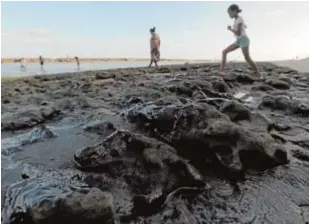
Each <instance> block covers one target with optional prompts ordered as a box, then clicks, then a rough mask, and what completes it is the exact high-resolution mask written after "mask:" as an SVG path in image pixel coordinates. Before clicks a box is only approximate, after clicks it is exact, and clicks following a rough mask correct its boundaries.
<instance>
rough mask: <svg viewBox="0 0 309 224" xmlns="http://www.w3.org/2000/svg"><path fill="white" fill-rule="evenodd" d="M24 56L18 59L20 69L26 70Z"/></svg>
mask: <svg viewBox="0 0 309 224" xmlns="http://www.w3.org/2000/svg"><path fill="white" fill-rule="evenodd" d="M25 62H26V61H25V58H21V59H20V70H21V71H25V70H26V65H25Z"/></svg>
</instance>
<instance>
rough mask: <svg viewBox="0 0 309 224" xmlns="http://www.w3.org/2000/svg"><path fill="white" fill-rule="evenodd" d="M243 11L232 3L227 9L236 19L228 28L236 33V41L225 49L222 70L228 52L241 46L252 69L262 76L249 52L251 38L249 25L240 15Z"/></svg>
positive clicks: (222, 70)
mask: <svg viewBox="0 0 309 224" xmlns="http://www.w3.org/2000/svg"><path fill="white" fill-rule="evenodd" d="M241 11H242V10H241V9H240V8H239V6H238V5H236V4H233V5H231V6H230V7H229V8H228V10H227V12H228V14H229V16H230V17H231V18H232V19H234V24H233V27H231V26H228V27H227V29H228V30H229V31H231V32H232V33H233V34H234V35H235V37H236V42H235V43H233V44H232V45H230V46H228V47H227V48H226V49H224V50H223V52H222V62H221V67H220V72H224V68H225V64H226V56H227V54H228V53H230V52H232V51H235V50H236V49H238V48H241V50H242V53H243V55H244V57H245V60H246V61H247V63H248V64H249V65H250V66H251V68H252V70H253V71H254V73H255V76H257V77H259V78H262V77H261V74H260V72H259V70H258V68H257V66H256V64H255V63H254V61H253V60H252V59H251V57H250V53H249V46H250V40H249V38H248V36H247V34H246V28H247V26H246V24H245V22H244V20H243V18H242V17H241V16H240V15H239V13H240V12H241Z"/></svg>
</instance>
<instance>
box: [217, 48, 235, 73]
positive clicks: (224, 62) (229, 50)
mask: <svg viewBox="0 0 309 224" xmlns="http://www.w3.org/2000/svg"><path fill="white" fill-rule="evenodd" d="M238 48H239V46H238V45H236V44H232V45H230V46H228V47H227V48H225V49H224V50H223V52H222V60H221V66H220V71H223V69H224V67H225V64H226V56H227V54H228V53H230V52H232V51H235V50H236V49H238Z"/></svg>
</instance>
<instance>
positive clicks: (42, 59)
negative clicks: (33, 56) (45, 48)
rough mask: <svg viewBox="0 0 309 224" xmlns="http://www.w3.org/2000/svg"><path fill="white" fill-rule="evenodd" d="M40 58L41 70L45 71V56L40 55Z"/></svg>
mask: <svg viewBox="0 0 309 224" xmlns="http://www.w3.org/2000/svg"><path fill="white" fill-rule="evenodd" d="M39 60H40V65H41V70H42V71H43V70H44V58H43V57H42V55H40V57H39Z"/></svg>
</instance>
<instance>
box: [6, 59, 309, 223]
mask: <svg viewBox="0 0 309 224" xmlns="http://www.w3.org/2000/svg"><path fill="white" fill-rule="evenodd" d="M276 63H277V62H276ZM277 64H280V63H277ZM289 65H290V64H289ZM295 66H296V65H295ZM298 66H299V65H298ZM259 67H260V68H261V69H262V70H263V71H264V72H265V73H266V74H267V75H266V77H267V78H266V80H265V81H256V80H254V79H252V77H251V76H250V74H251V72H250V70H249V69H248V68H247V66H246V65H245V64H244V63H232V64H229V65H228V69H227V74H225V75H224V76H223V75H221V74H218V73H217V72H216V71H217V70H218V68H219V64H190V65H180V66H179V65H175V66H174V65H173V66H163V67H160V68H158V69H155V68H132V69H115V70H105V71H89V72H80V73H76V74H71V73H70V74H58V75H49V76H35V77H27V78H23V79H16V80H11V81H10V82H3V83H2V84H1V85H2V90H1V91H2V99H1V100H2V105H1V107H2V121H1V124H2V158H1V159H2V167H1V171H2V199H5V200H6V201H3V200H2V205H3V206H2V210H3V214H4V221H6V222H7V223H13V221H12V220H13V218H15V219H17V218H16V217H17V210H16V209H17V207H18V206H19V207H22V208H25V211H24V214H25V215H26V216H27V217H28V216H29V214H28V213H27V211H28V210H29V206H30V210H31V211H34V212H38V213H39V212H40V211H39V210H36V209H38V208H37V207H35V206H34V204H33V201H35V200H43V199H44V196H42V197H41V198H39V199H38V198H35V197H34V198H31V194H30V193H29V189H28V188H27V186H28V184H32V183H34V184H35V183H37V182H38V181H42V180H43V182H44V181H45V180H46V181H45V182H46V186H45V189H48V190H49V191H50V192H51V195H53V194H55V192H58V190H57V191H56V190H55V189H54V185H48V181H49V180H52V179H53V178H55V181H56V179H57V178H60V179H61V178H64V177H62V176H65V178H68V179H70V178H71V177H73V176H74V178H75V177H76V175H77V176H80V178H79V180H78V181H80V182H82V183H83V184H87V185H89V186H88V187H90V189H92V188H98V189H100V190H101V191H103V192H110V193H111V195H112V197H113V201H114V205H113V208H114V212H113V213H112V217H113V218H112V219H113V221H111V222H110V223H117V222H118V223H119V222H120V223H143V222H147V223H190V224H191V223H192V224H193V223H264V222H266V223H267V222H269V223H306V222H309V220H308V216H307V215H308V214H309V206H308V205H309V198H308V195H309V151H308V150H309V102H308V95H309V90H308V89H309V88H308V87H309V73H301V72H299V71H296V70H293V69H290V68H286V67H277V66H275V65H273V64H270V63H260V64H259ZM291 67H293V66H291ZM306 69H307V68H306V67H305V66H303V67H301V68H300V69H299V70H302V71H307V72H308V71H309V69H308V70H306ZM188 108H189V109H188ZM190 108H191V109H190ZM195 108H200V109H197V110H196V109H195ZM203 108H208V109H205V111H204V109H203ZM160 111H163V112H164V113H163V112H162V113H163V115H162V114H161V112H160ZM198 111H204V112H198ZM210 112H211V114H208V113H210ZM174 113H175V114H174ZM170 114H171V115H170ZM160 116H163V117H162V119H163V120H162V121H161V120H160V119H161V118H160ZM159 118H160V119H159ZM174 119H176V120H175V121H174ZM171 121H173V122H174V123H173V125H171V126H169V122H171ZM200 121H207V122H206V123H205V124H202V123H200ZM208 121H209V123H208ZM217 121H220V122H222V124H221V125H219V126H216V125H218V124H217V123H218V122H217ZM42 125H43V126H42ZM210 126H211V127H212V129H211V130H210ZM216 128H217V129H216ZM225 128H227V129H225ZM234 129H235V130H236V129H237V130H238V129H239V133H238V132H237V133H238V134H237V136H238V135H239V136H242V137H241V138H243V140H239V141H238V140H235V137H234V138H233V137H232V138H231V136H230V134H231V133H230V131H228V130H234ZM124 130H126V131H124ZM240 130H241V131H240ZM127 131H128V132H127ZM50 132H51V133H53V134H48V133H50ZM191 132H192V133H194V134H191V135H186V134H187V133H191ZM46 133H47V134H46ZM171 133H173V135H171ZM246 133H249V135H248V136H251V135H256V134H255V133H259V134H258V136H256V139H260V138H261V141H260V140H256V139H254V138H253V139H251V137H244V136H247V134H246ZM201 134H202V135H203V136H204V135H205V134H207V136H208V137H205V136H204V137H201ZM221 135H223V136H225V137H224V138H223V139H224V140H222V136H221ZM128 136H129V137H128ZM175 136H180V137H177V138H176V137H175ZM194 136H197V137H194ZM127 138H129V139H133V140H132V141H133V142H138V141H141V143H134V147H133V148H139V147H142V146H140V145H148V146H147V147H148V148H157V149H158V150H159V149H160V150H162V152H161V151H160V153H161V154H160V153H159V152H158V153H154V154H151V152H152V151H151V150H149V149H148V148H147V147H146V146H145V147H146V148H144V146H143V147H142V148H141V149H140V150H142V151H143V152H142V154H140V151H136V150H134V149H132V147H131V146H130V144H131V143H130V142H126V141H127V140H126V139H127ZM18 139H19V140H18ZM138 139H140V140H138ZM203 139H204V140H203ZM205 139H206V140H205ZM180 140H181V141H180ZM122 141H124V142H126V143H125V144H124V143H121V142H122ZM178 141H180V142H178ZM199 141H201V143H199V144H202V146H200V145H192V144H193V143H194V142H199ZM205 141H206V142H205ZM224 141H227V142H228V141H232V142H233V143H232V142H231V143H230V144H229V145H224ZM234 141H236V142H234ZM251 141H258V142H256V144H261V148H260V149H259V150H261V152H260V153H262V154H261V155H260V154H258V155H260V156H258V157H257V156H256V154H255V153H256V152H254V151H253V152H251V153H250V152H249V154H248V155H247V154H246V156H245V158H247V159H248V161H250V162H248V161H247V162H246V159H243V154H242V153H240V154H239V158H240V160H241V162H239V161H238V160H239V158H238V156H236V157H235V155H236V154H238V153H239V152H242V151H246V150H249V151H250V147H249V149H248V145H247V144H249V145H250V144H251ZM259 141H260V142H259ZM263 142H269V144H274V145H276V147H279V148H278V150H275V152H274V154H272V153H270V152H269V151H272V150H273V148H272V147H269V148H268V146H265V145H264V143H263ZM4 143H5V144H4ZM234 143H235V147H234V146H233V147H232V148H229V147H230V146H231V145H234ZM262 143H263V144H262ZM96 144H99V146H96ZM132 144H133V143H132ZM3 145H4V146H3ZM242 145H243V146H242ZM253 145H255V144H253ZM199 147H201V149H203V150H201V151H200V150H197V151H194V149H198V148H199ZM103 149H104V150H106V151H104V150H103ZM102 150H103V151H102ZM132 150H133V151H132ZM187 150H189V151H190V150H193V151H192V152H191V153H187V152H186V151H187ZM221 150H226V152H222V151H221ZM281 150H282V151H281ZM127 151H128V152H127ZM207 151H211V153H210V154H208V153H206V154H205V152H207ZM101 153H102V155H101ZM115 153H116V154H115ZM149 153H150V154H149ZM268 153H270V154H269V155H270V157H269V158H268V156H269V155H268ZM278 153H279V154H280V155H279V154H278ZM115 155H117V156H115ZM192 155H197V156H196V157H194V156H192ZM266 155H268V156H266ZM214 156H215V157H216V158H220V159H215V158H214ZM265 156H266V157H265ZM285 156H287V158H286V159H285ZM198 157H200V158H205V160H202V161H200V160H199V159H198ZM146 158H147V159H146ZM150 158H151V159H150ZM252 158H254V159H253V160H252ZM148 160H151V161H152V162H151V164H152V163H153V164H161V165H159V167H160V166H163V167H166V168H164V169H162V170H161V169H159V168H154V167H153V166H154V165H153V164H152V165H151V166H150V165H149V163H150V162H149V161H148ZM154 160H155V161H157V162H153V161H154ZM254 160H256V161H257V163H258V164H255V165H254V166H253V163H255V161H254ZM146 161H148V162H146ZM167 161H177V163H176V162H167ZM237 161H238V162H237ZM174 163H175V164H177V165H175V164H174ZM250 163H251V164H250ZM204 164H207V166H206V167H204ZM261 164H264V165H265V167H263V169H262V168H261V167H260V166H261ZM156 166H157V165H156ZM156 166H155V167H156ZM174 166H176V167H177V168H176V169H175V167H174ZM102 167H104V168H102ZM144 167H145V168H144ZM183 169H184V170H183ZM261 169H262V170H261ZM188 170H189V171H188ZM116 171H117V172H116ZM65 178H64V179H63V180H62V179H61V181H62V182H61V183H64V185H67V184H69V182H67V181H66V179H65ZM47 180H48V181H47ZM57 180H58V179H57ZM160 181H161V182H160ZM16 182H20V184H19V185H18V186H17V185H16V186H11V184H12V183H16ZM45 182H44V183H45ZM107 182H108V184H107ZM103 183H104V184H103ZM201 183H202V185H203V187H201ZM70 184H72V183H70ZM73 185H74V186H75V187H76V186H77V185H75V183H73ZM204 185H205V186H206V187H205V186H204ZM145 186H146V187H145ZM16 189H19V190H18V192H19V193H18V194H16ZM27 189H28V190H27ZM40 191H41V189H40V186H39V185H38V187H37V188H35V189H34V192H40ZM5 195H6V197H4V196H5ZM156 196H158V197H157V199H149V198H156ZM18 197H21V198H23V200H18V201H16V200H15V199H16V198H18ZM65 197H66V196H65ZM140 197H142V198H143V199H142V201H143V202H137V201H136V200H141V199H140ZM48 198H49V199H48ZM50 198H51V197H47V196H46V199H47V200H51V201H53V200H56V199H50ZM138 198H139V199H138ZM13 199H14V200H15V202H12V200H13ZM26 201H28V202H26ZM139 203H141V204H139ZM143 203H144V204H143ZM27 206H28V207H27ZM42 206H43V205H42ZM147 206H148V207H147ZM132 207H133V208H134V209H133V210H132ZM143 207H144V208H143ZM26 208H27V209H28V210H27V209H26ZM142 208H143V209H142ZM73 210H74V209H73ZM74 211H75V210H74ZM31 214H34V213H31ZM31 214H30V216H31ZM85 214H86V213H85ZM95 214H96V213H95ZM43 215H44V214H43ZM51 216H53V213H52V214H51ZM86 216H87V215H86ZM55 217H56V215H55ZM57 217H58V218H59V215H58V216H57ZM83 218H85V217H83ZM88 218H89V217H86V218H85V220H87V223H96V222H95V221H93V222H92V221H91V220H90V221H89V219H88ZM101 218H102V217H101ZM30 219H31V220H36V219H35V217H34V216H31V217H30ZM17 220H18V219H17ZM101 220H102V219H101ZM36 221H37V220H36ZM67 221H68V220H66V219H62V218H61V217H60V218H59V221H58V222H59V223H64V222H67ZM69 221H72V220H69ZM15 223H19V222H18V221H17V222H15ZM38 223H45V222H44V221H42V220H39V221H38ZM77 223H78V222H77ZM106 223H107V222H106Z"/></svg>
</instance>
